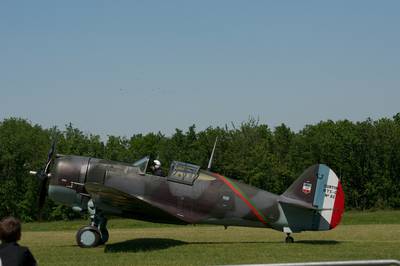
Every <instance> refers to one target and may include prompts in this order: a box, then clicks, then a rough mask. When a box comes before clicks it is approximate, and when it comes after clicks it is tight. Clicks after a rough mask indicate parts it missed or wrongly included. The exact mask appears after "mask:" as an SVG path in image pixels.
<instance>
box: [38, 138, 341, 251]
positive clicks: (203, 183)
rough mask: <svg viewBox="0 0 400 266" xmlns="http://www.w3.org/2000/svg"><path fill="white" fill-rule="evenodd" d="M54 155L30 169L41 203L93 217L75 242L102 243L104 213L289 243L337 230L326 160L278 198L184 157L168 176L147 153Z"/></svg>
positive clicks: (335, 190) (337, 201)
mask: <svg viewBox="0 0 400 266" xmlns="http://www.w3.org/2000/svg"><path fill="white" fill-rule="evenodd" d="M214 148H215V146H214ZM53 153H54V144H53V147H52V149H51V151H50V152H49V156H48V160H47V164H46V167H45V168H44V170H42V171H39V172H31V173H32V174H36V175H37V176H38V178H39V179H40V180H41V182H42V190H41V192H40V203H41V204H42V205H43V203H44V200H45V197H46V194H47V193H48V195H49V197H50V198H51V199H53V200H54V201H57V202H61V203H63V204H65V205H68V206H71V207H72V208H73V210H75V211H78V212H86V211H87V212H88V213H89V214H90V218H91V223H90V224H89V225H87V226H84V227H82V228H81V229H80V230H79V231H78V232H77V235H76V241H77V244H78V245H79V246H80V247H95V246H98V245H101V244H104V243H106V242H107V240H108V231H107V228H106V225H107V219H106V218H105V215H107V214H109V215H114V216H121V217H128V218H133V219H139V220H144V221H151V222H157V223H170V224H214V225H223V226H225V227H227V226H249V227H263V228H272V229H275V230H279V231H282V232H284V233H286V234H287V237H286V242H287V243H292V242H293V241H294V240H293V237H291V236H290V234H291V233H294V232H301V231H323V230H330V229H333V228H335V227H336V226H337V225H338V224H339V222H340V220H341V216H342V213H343V211H344V193H343V190H342V186H341V183H340V180H339V179H338V177H337V176H336V174H335V173H334V172H333V171H332V170H331V169H330V168H328V167H327V166H326V165H323V164H317V165H314V166H311V167H310V168H308V169H307V170H306V171H305V172H304V173H303V174H302V175H301V176H300V177H299V178H298V179H297V180H296V181H295V182H294V183H293V184H292V185H291V186H290V187H289V188H288V189H287V190H286V192H284V193H283V194H282V195H275V194H272V193H270V192H267V191H263V190H261V189H258V188H255V187H252V186H249V185H246V184H244V183H240V182H237V181H235V180H232V179H229V178H227V177H225V176H222V175H219V174H217V173H213V172H210V171H207V170H201V169H200V167H199V166H197V165H193V164H189V163H184V162H177V161H175V162H173V163H172V165H171V167H170V170H169V173H168V174H167V175H166V176H155V175H152V174H151V173H150V172H149V171H148V168H150V167H149V162H151V160H150V157H149V156H147V157H144V158H143V159H140V160H138V161H137V162H135V163H133V164H128V163H121V162H114V161H108V160H102V159H97V158H90V157H82V156H72V155H55V156H53ZM53 157H55V158H53ZM210 161H211V160H210Z"/></svg>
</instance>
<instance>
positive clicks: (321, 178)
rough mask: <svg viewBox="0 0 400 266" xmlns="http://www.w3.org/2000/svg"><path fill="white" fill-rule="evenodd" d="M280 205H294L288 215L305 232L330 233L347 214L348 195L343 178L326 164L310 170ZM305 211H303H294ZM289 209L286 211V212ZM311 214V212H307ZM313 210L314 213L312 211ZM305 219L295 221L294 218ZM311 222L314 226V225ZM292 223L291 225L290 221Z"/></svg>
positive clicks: (294, 185)
mask: <svg viewBox="0 0 400 266" xmlns="http://www.w3.org/2000/svg"><path fill="white" fill-rule="evenodd" d="M280 202H281V203H283V204H286V205H290V206H291V207H290V208H286V211H285V210H284V212H285V215H286V216H287V218H288V216H289V217H292V218H293V219H292V221H293V222H296V224H297V225H296V226H297V227H304V229H303V230H330V229H333V228H335V227H336V226H337V225H338V224H339V223H340V220H341V218H342V214H343V211H344V193H343V189H342V185H341V183H340V180H339V178H338V177H337V176H336V174H335V172H333V171H332V170H331V169H330V168H329V167H328V166H326V165H324V164H317V165H313V166H311V167H310V168H308V169H307V170H306V171H305V172H304V173H303V174H302V175H301V176H300V177H299V178H298V179H297V180H296V181H295V182H294V183H293V184H292V185H291V186H290V187H289V188H288V189H287V190H286V191H285V193H283V194H282V196H281V198H280ZM299 208H302V209H303V211H299V210H294V209H299ZM284 209H285V208H284ZM306 210H307V211H306ZM311 210H312V211H311ZM299 214H300V216H305V217H298V218H300V220H301V221H300V223H301V224H303V226H300V225H299V221H295V218H294V216H296V215H297V216H299ZM310 221H311V223H312V224H311V225H310ZM288 222H289V223H290V221H289V219H288Z"/></svg>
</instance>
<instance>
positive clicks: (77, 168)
mask: <svg viewBox="0 0 400 266" xmlns="http://www.w3.org/2000/svg"><path fill="white" fill-rule="evenodd" d="M88 164H89V158H88V157H81V156H63V155H57V157H56V160H55V162H54V168H53V169H54V170H53V174H52V176H51V181H50V184H51V185H59V186H66V187H71V188H72V187H73V186H74V184H75V185H77V184H84V183H85V179H86V172H87V169H88Z"/></svg>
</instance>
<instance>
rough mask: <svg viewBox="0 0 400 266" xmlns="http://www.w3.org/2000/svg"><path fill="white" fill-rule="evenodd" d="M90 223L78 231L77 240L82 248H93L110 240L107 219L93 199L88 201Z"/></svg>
mask: <svg viewBox="0 0 400 266" xmlns="http://www.w3.org/2000/svg"><path fill="white" fill-rule="evenodd" d="M88 212H89V214H90V225H87V226H84V227H82V228H81V229H79V230H78V232H77V233H76V242H77V244H78V246H80V247H82V248H93V247H97V246H98V245H103V244H105V243H106V242H107V241H108V236H109V235H108V230H107V219H106V217H105V216H104V215H103V214H102V213H101V211H100V210H98V209H96V208H95V206H94V203H93V201H92V200H89V202H88Z"/></svg>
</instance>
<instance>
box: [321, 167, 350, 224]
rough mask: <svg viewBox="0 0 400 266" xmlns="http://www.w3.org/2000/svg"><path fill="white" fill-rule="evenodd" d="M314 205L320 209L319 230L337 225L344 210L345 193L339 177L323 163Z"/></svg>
mask: <svg viewBox="0 0 400 266" xmlns="http://www.w3.org/2000/svg"><path fill="white" fill-rule="evenodd" d="M317 175H318V176H317V186H316V192H315V197H314V206H315V207H317V208H318V209H319V210H320V211H319V213H320V215H321V217H320V223H319V226H318V230H329V229H333V228H334V227H336V225H338V224H339V222H340V220H341V216H342V213H343V211H344V193H343V189H342V186H341V184H340V180H339V178H338V177H337V176H336V174H335V172H333V171H332V170H331V169H330V168H329V167H327V166H326V165H323V164H321V165H320V166H319V169H318V174H317Z"/></svg>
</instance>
